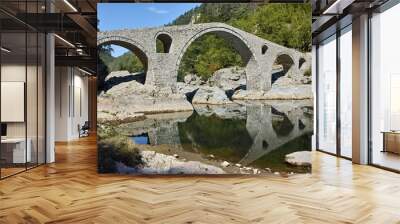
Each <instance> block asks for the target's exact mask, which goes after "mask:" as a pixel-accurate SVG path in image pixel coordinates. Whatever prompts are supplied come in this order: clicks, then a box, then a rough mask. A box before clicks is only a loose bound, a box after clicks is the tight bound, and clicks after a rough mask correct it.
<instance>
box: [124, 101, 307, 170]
mask: <svg viewBox="0 0 400 224" xmlns="http://www.w3.org/2000/svg"><path fill="white" fill-rule="evenodd" d="M194 107H195V112H193V113H191V112H189V113H187V112H184V113H171V114H158V115H151V116H149V118H148V119H146V120H144V121H139V122H134V123H129V124H124V125H121V126H120V127H119V131H120V132H121V133H122V134H125V135H128V136H137V137H133V138H134V139H135V138H136V139H137V140H140V141H142V142H146V143H147V144H150V145H170V147H175V148H179V149H181V150H185V151H190V152H196V153H200V154H203V155H204V156H209V155H213V156H214V157H215V158H216V159H220V160H226V161H229V162H231V163H240V164H242V165H244V166H256V167H260V168H265V167H271V166H274V165H275V166H285V165H286V164H284V161H283V159H284V155H285V154H288V153H291V152H295V151H303V150H310V148H311V135H312V130H313V114H312V113H313V109H312V101H311V100H297V101H287V100H286V101H268V102H265V101H260V102H257V101H252V102H245V101H240V102H237V103H235V104H228V105H195V106H194ZM143 137H147V138H148V139H147V141H143ZM138 143H140V142H138Z"/></svg>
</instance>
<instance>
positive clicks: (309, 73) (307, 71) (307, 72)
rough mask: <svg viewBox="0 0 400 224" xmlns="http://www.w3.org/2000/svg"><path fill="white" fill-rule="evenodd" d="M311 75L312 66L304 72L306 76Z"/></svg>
mask: <svg viewBox="0 0 400 224" xmlns="http://www.w3.org/2000/svg"><path fill="white" fill-rule="evenodd" d="M311 75H312V73H311V68H308V69H307V70H306V71H305V72H304V76H306V77H310V76H311Z"/></svg>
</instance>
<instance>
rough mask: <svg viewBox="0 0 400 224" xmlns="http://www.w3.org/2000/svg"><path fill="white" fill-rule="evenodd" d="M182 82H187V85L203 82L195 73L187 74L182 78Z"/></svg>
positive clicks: (196, 84)
mask: <svg viewBox="0 0 400 224" xmlns="http://www.w3.org/2000/svg"><path fill="white" fill-rule="evenodd" d="M183 81H184V83H186V84H189V85H195V86H198V85H202V84H204V83H205V82H204V81H203V80H202V79H201V78H200V77H199V76H197V75H195V74H188V75H186V76H185V77H184V78H183Z"/></svg>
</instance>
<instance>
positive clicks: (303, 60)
mask: <svg viewBox="0 0 400 224" xmlns="http://www.w3.org/2000/svg"><path fill="white" fill-rule="evenodd" d="M304 62H306V59H304V58H303V57H301V58H300V59H299V69H300V68H301V66H303V64H304Z"/></svg>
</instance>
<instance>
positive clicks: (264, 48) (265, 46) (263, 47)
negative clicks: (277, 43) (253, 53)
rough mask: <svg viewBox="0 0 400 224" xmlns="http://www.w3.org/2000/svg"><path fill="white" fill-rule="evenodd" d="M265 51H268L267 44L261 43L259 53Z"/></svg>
mask: <svg viewBox="0 0 400 224" xmlns="http://www.w3.org/2000/svg"><path fill="white" fill-rule="evenodd" d="M267 51H268V46H267V45H265V44H264V45H263V46H262V47H261V54H263V55H264V54H265V53H267Z"/></svg>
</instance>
